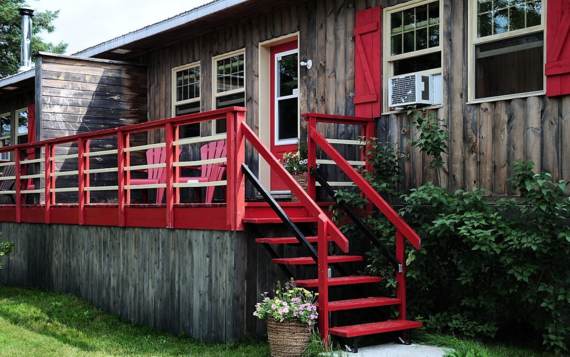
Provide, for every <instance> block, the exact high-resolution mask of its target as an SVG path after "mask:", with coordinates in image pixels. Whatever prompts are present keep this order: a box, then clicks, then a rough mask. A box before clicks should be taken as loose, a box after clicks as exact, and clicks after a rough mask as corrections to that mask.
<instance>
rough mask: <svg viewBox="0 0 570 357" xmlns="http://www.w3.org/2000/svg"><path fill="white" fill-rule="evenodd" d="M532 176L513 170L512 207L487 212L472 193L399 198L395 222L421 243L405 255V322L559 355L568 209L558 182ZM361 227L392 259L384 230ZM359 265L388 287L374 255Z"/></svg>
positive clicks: (568, 292)
mask: <svg viewBox="0 0 570 357" xmlns="http://www.w3.org/2000/svg"><path fill="white" fill-rule="evenodd" d="M532 168H533V166H532V164H531V163H527V162H519V163H517V164H516V165H515V166H514V170H513V171H514V172H513V175H512V178H511V181H510V182H511V185H512V186H513V188H514V189H516V190H518V192H520V197H517V198H510V199H506V198H503V199H499V200H498V201H496V202H494V203H493V202H492V201H490V200H488V199H487V198H486V197H485V195H484V193H483V192H482V191H472V192H465V191H457V192H454V193H448V192H447V191H446V190H445V189H442V188H439V187H436V186H434V185H432V184H426V185H424V186H421V187H418V188H416V189H413V190H411V191H410V192H409V193H407V194H405V195H403V196H401V198H400V199H401V202H402V207H401V210H400V211H401V214H402V215H403V216H404V218H405V219H406V221H407V222H408V223H409V224H410V225H412V226H413V227H414V228H415V229H416V231H417V232H418V233H419V234H420V236H421V237H422V249H421V250H420V251H417V252H416V251H414V250H412V249H408V253H407V254H408V255H407V263H408V265H409V270H408V287H409V292H410V293H409V306H410V313H411V314H412V315H415V316H416V318H419V319H422V320H424V321H425V322H426V326H427V328H428V329H430V330H432V331H438V332H444V333H453V334H457V335H461V336H466V337H471V338H479V339H481V338H483V339H485V338H496V337H497V336H505V335H506V334H508V333H509V332H510V334H511V336H509V337H516V338H519V339H522V340H527V341H525V342H528V340H530V339H532V338H533V336H537V335H539V336H542V342H543V344H544V345H545V346H546V347H547V348H548V349H549V350H552V351H556V352H558V353H566V352H568V347H569V346H570V268H569V267H568V259H569V258H568V257H570V225H569V222H570V199H569V198H568V197H567V196H566V195H565V191H566V185H567V184H566V182H563V181H560V182H555V181H554V180H553V179H552V177H551V175H550V174H548V173H538V174H535V173H533V171H532ZM341 195H342V194H341ZM343 198H344V199H345V200H348V197H347V196H346V195H345V196H343ZM357 203H358V204H357V205H360V204H361V202H360V201H358V202H357ZM367 221H368V223H369V224H370V225H371V227H372V228H373V229H374V230H375V231H376V233H377V237H378V240H380V241H381V243H383V244H384V245H386V246H389V247H390V249H393V244H394V230H393V227H392V226H391V225H390V224H388V222H387V221H386V220H385V219H384V218H383V217H381V216H379V215H375V216H373V217H371V218H368V219H367ZM344 230H345V231H346V232H349V233H355V234H357V231H356V229H354V227H350V226H348V227H345V228H344ZM368 255H369V266H368V269H369V270H371V272H372V273H377V274H378V273H379V274H383V275H384V276H385V277H393V275H394V274H393V270H391V268H390V266H389V264H388V263H387V261H386V259H385V258H384V257H383V256H382V255H381V254H380V252H379V251H378V250H377V249H371V250H370V251H369V254H368ZM386 284H387V287H392V286H393V285H394V281H393V280H392V279H387V280H386ZM521 333H522V334H521ZM512 335H517V336H512Z"/></svg>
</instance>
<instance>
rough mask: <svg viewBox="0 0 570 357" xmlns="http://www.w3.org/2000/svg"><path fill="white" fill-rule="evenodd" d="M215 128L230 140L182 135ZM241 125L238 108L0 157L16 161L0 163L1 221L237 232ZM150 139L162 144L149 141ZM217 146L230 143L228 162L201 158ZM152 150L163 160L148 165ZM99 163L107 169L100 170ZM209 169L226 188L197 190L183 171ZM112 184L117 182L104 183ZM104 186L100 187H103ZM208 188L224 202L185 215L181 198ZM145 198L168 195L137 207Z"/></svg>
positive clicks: (204, 183)
mask: <svg viewBox="0 0 570 357" xmlns="http://www.w3.org/2000/svg"><path fill="white" fill-rule="evenodd" d="M216 120H225V121H226V122H227V128H228V132H227V134H226V133H224V134H216V135H210V136H207V137H187V136H184V135H182V132H183V131H184V130H185V128H188V127H189V126H190V125H197V124H198V125H200V123H204V122H212V121H216ZM244 120H245V109H244V108H238V107H233V108H227V109H221V110H214V111H210V112H205V113H198V114H190V115H182V116H178V117H175V118H169V119H162V120H156V121H150V122H145V123H142V124H135V125H128V126H123V127H118V128H113V129H106V130H99V131H94V132H88V133H84V134H79V135H74V136H67V137H61V138H55V139H50V140H45V141H40V142H36V143H30V144H22V145H15V146H10V147H3V148H0V152H7V153H10V157H11V160H10V161H8V162H2V163H0V171H1V172H3V173H4V174H3V175H2V176H0V181H1V185H0V187H2V189H0V195H1V196H3V197H4V200H5V201H6V200H9V199H12V200H13V202H12V203H4V204H1V205H0V221H4V222H29V223H47V224H49V223H55V224H79V225H83V224H85V225H105V226H132V227H169V228H204V229H228V230H236V229H240V228H241V218H240V217H241V216H242V215H240V214H239V208H238V205H239V202H240V198H238V196H243V195H244V192H241V191H240V190H241V189H239V190H238V186H239V185H238V183H237V180H238V177H237V175H239V170H240V167H241V163H243V161H244V158H245V150H244V146H243V139H241V140H238V135H237V132H238V128H240V127H241V124H240V123H243V122H244ZM153 136H154V137H159V138H160V139H159V140H156V139H155V140H149V138H152V137H153ZM213 141H225V142H226V151H227V155H226V157H216V158H211V159H203V158H200V157H199V153H200V150H197V149H196V148H195V146H196V145H204V144H205V143H208V142H213ZM193 146H194V148H193V149H192V147H193ZM184 147H188V148H189V149H188V151H189V152H190V151H192V150H193V151H194V152H195V153H196V152H197V153H198V157H196V159H192V160H190V161H184V160H182V159H181V157H180V153H181V151H182V149H183V148H184ZM153 149H154V150H159V152H160V155H162V158H160V159H159V160H158V161H157V162H153V163H149V162H148V161H146V162H145V154H147V153H148V151H149V150H153ZM161 150H162V151H161ZM160 155H159V156H160ZM146 156H148V155H146ZM137 158H138V159H141V158H142V160H139V161H142V163H143V164H140V165H139V164H136V159H137ZM101 162H103V163H105V162H106V163H107V165H103V166H101V165H100V163H101ZM109 163H110V164H109ZM204 165H225V169H226V170H225V171H226V173H225V176H226V178H225V180H216V181H212V180H207V179H206V180H200V181H199V182H198V180H194V179H192V178H191V177H190V178H188V177H186V178H184V177H182V176H181V170H182V169H186V168H194V169H198V170H200V168H201V167H203V166H204ZM10 167H12V168H10ZM137 172H138V173H139V175H140V174H142V175H147V174H148V175H149V172H153V173H154V174H155V176H156V177H155V180H150V181H149V182H148V183H147V184H133V183H132V180H133V178H132V176H133V175H134V174H135V173H137ZM11 173H13V174H11ZM115 173H116V174H115ZM97 175H105V177H106V178H107V179H105V180H101V179H97V178H98V176H97ZM149 176H150V175H149ZM192 176H194V175H192ZM109 177H111V178H112V179H114V180H115V182H112V183H110V184H109V183H108V182H106V181H108V179H109ZM99 178H100V176H99ZM101 181H103V184H102V185H101V184H100V183H98V182H101ZM10 183H12V184H11V185H10ZM62 185H63V186H62ZM206 187H220V188H221V187H225V188H226V194H225V202H221V203H219V202H218V203H212V204H204V203H202V204H192V205H190V206H192V208H193V209H192V210H191V212H190V210H187V209H185V208H187V207H189V204H188V203H184V202H181V200H180V197H181V195H180V192H181V191H182V190H185V189H186V190H192V189H198V188H200V189H204V188H206ZM142 190H144V191H148V190H152V191H156V194H157V195H158V192H159V191H163V192H164V196H165V198H166V199H165V203H162V201H161V202H156V203H155V204H151V205H150V204H141V203H136V202H133V199H132V197H133V192H135V191H142ZM101 192H104V193H107V196H108V197H111V199H110V201H112V202H110V203H109V202H106V203H102V202H93V200H92V197H93V195H96V194H97V193H101ZM113 193H114V194H113ZM66 195H67V196H66ZM62 196H66V197H65V199H61V197H62ZM70 197H71V198H70ZM108 197H107V198H108ZM241 200H243V198H241ZM241 206H243V205H241ZM204 217H207V219H204Z"/></svg>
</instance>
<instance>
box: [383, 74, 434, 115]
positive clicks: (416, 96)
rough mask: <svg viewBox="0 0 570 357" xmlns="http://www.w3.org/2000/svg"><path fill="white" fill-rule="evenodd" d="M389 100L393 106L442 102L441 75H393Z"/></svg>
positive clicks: (390, 82) (403, 106)
mask: <svg viewBox="0 0 570 357" xmlns="http://www.w3.org/2000/svg"><path fill="white" fill-rule="evenodd" d="M388 101H389V106H390V107H391V108H406V107H412V106H418V105H433V104H441V75H429V74H421V73H410V74H405V75H401V76H395V77H392V78H390V80H389V83H388Z"/></svg>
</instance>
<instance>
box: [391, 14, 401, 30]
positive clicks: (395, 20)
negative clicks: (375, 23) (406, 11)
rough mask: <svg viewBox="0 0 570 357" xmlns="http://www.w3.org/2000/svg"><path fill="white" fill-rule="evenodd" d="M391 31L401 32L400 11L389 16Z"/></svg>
mask: <svg viewBox="0 0 570 357" xmlns="http://www.w3.org/2000/svg"><path fill="white" fill-rule="evenodd" d="M391 27H392V33H393V34H397V33H401V32H402V13H401V12H396V13H394V14H392V18H391Z"/></svg>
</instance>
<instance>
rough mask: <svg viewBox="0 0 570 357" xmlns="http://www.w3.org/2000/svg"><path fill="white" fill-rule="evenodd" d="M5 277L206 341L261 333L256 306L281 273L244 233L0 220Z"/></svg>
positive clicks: (4, 280)
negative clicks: (10, 247) (9, 251)
mask: <svg viewBox="0 0 570 357" xmlns="http://www.w3.org/2000/svg"><path fill="white" fill-rule="evenodd" d="M0 229H1V230H2V239H8V240H10V241H13V242H14V243H15V244H16V247H15V251H14V253H13V255H11V256H10V259H9V261H8V263H7V266H6V270H2V271H0V283H2V284H9V285H17V286H29V287H37V288H42V289H49V290H53V291H59V292H65V293H70V294H74V295H77V296H80V297H83V298H85V299H87V300H88V301H90V302H91V303H93V304H94V305H95V306H97V307H99V308H101V309H103V310H106V311H109V312H111V313H114V314H117V315H119V316H120V317H121V318H122V319H124V320H126V321H129V322H133V323H137V324H144V325H147V326H151V327H153V328H157V329H161V330H166V331H170V332H172V333H175V334H181V333H184V334H186V335H188V336H191V337H194V338H197V339H200V340H206V341H235V340H238V339H241V338H244V337H247V336H254V335H256V334H257V335H259V334H261V333H262V332H263V328H262V327H263V324H261V323H258V322H257V321H256V319H254V317H253V315H252V313H253V308H254V305H255V303H256V302H257V299H258V298H259V295H260V294H261V293H262V292H264V291H268V290H269V289H270V288H271V287H272V286H273V284H274V283H275V281H276V280H277V279H281V280H283V278H284V277H283V276H282V275H281V274H280V272H279V271H278V270H277V267H276V266H275V264H271V262H270V257H269V255H268V254H267V253H266V252H265V251H264V250H262V249H261V248H259V247H257V245H256V244H255V242H254V239H252V238H251V237H248V236H246V235H245V233H237V232H234V233H230V232H217V231H192V230H167V229H125V228H106V227H86V226H83V227H80V226H59V225H49V226H47V225H32V224H7V223H3V224H1V225H0Z"/></svg>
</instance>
